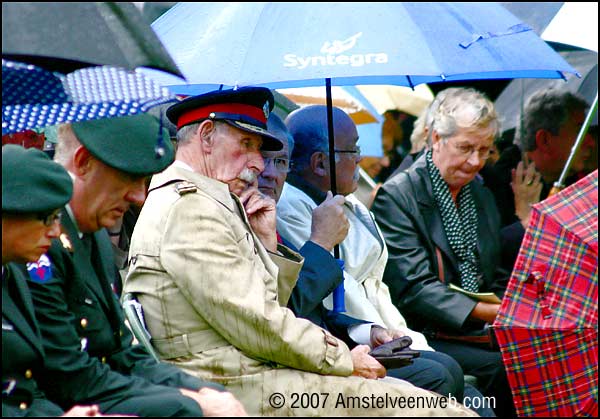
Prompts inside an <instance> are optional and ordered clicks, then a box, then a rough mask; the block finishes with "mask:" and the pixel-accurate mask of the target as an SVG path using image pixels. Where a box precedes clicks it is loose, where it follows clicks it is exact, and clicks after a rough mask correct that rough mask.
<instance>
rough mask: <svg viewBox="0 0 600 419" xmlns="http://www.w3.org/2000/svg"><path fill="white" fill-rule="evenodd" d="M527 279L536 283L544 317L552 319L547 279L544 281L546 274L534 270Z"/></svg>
mask: <svg viewBox="0 0 600 419" xmlns="http://www.w3.org/2000/svg"><path fill="white" fill-rule="evenodd" d="M527 280H528V281H530V282H533V283H534V284H535V285H536V292H537V300H538V301H539V303H540V308H541V309H542V317H544V319H550V318H551V317H552V311H550V307H549V305H548V300H547V299H546V281H544V276H543V275H542V273H541V272H540V271H532V272H531V273H530V274H529V277H528V278H527Z"/></svg>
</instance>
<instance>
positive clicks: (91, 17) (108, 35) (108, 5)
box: [2, 2, 183, 77]
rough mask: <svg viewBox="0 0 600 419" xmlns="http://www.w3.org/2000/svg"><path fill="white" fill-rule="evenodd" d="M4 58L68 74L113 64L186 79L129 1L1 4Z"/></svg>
mask: <svg viewBox="0 0 600 419" xmlns="http://www.w3.org/2000/svg"><path fill="white" fill-rule="evenodd" d="M2 57H3V58H6V59H9V60H11V61H20V62H25V63H30V64H35V65H37V66H39V67H42V68H45V69H46V70H50V71H59V72H61V73H65V74H66V73H71V72H73V71H75V70H77V69H79V68H83V67H89V66H92V65H111V66H116V67H122V68H126V69H131V70H133V69H135V68H137V67H150V68H155V69H158V70H162V71H166V72H169V73H172V74H175V75H177V76H179V77H183V76H182V75H181V73H180V71H179V69H178V68H177V66H176V65H175V63H174V62H173V60H172V58H171V56H170V55H169V54H168V52H167V51H166V49H165V48H164V47H163V45H162V43H161V42H160V40H159V39H158V37H157V36H156V34H155V33H154V31H153V30H152V28H151V27H150V25H149V24H148V23H147V22H146V21H145V19H144V17H143V15H142V13H141V12H140V11H139V10H138V9H137V8H136V7H135V6H134V5H133V3H130V2H128V3H125V2H119V3H114V2H90V3H84V2H79V3H54V2H52V3H50V2H49V3H41V2H40V3H19V2H3V3H2Z"/></svg>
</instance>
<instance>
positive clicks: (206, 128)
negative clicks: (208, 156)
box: [196, 119, 215, 152]
mask: <svg viewBox="0 0 600 419" xmlns="http://www.w3.org/2000/svg"><path fill="white" fill-rule="evenodd" d="M214 130H215V123H214V121H211V120H210V119H207V120H205V121H202V123H201V124H200V125H199V126H198V129H197V130H196V136H197V137H198V139H199V140H200V141H201V142H202V145H203V148H204V150H206V151H207V152H210V150H211V149H212V146H213V136H212V133H213V131H214Z"/></svg>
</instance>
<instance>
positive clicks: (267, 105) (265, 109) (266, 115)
mask: <svg viewBox="0 0 600 419" xmlns="http://www.w3.org/2000/svg"><path fill="white" fill-rule="evenodd" d="M263 113H264V114H265V119H269V101H268V100H267V101H266V102H265V105H264V106H263Z"/></svg>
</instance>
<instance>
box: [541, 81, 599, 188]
mask: <svg viewBox="0 0 600 419" xmlns="http://www.w3.org/2000/svg"><path fill="white" fill-rule="evenodd" d="M596 112H598V92H596V98H595V99H594V102H593V104H592V107H591V108H590V110H589V112H588V114H587V116H586V117H585V121H584V123H583V126H582V127H581V129H580V130H579V134H577V140H576V141H575V144H573V147H572V148H571V154H570V155H569V158H568V159H567V162H566V163H565V167H564V168H563V171H562V173H561V174H560V177H559V178H558V180H557V181H556V182H554V185H553V186H552V189H551V190H550V193H549V194H548V196H549V197H550V196H552V195H555V194H557V193H558V192H560V191H561V190H563V189H564V187H565V179H566V178H567V175H568V174H569V170H571V164H572V163H573V159H574V158H575V155H576V154H577V151H579V147H580V146H581V144H582V143H583V140H584V138H585V136H586V134H587V132H588V129H589V127H590V124H591V122H592V118H593V117H594V115H595V114H596Z"/></svg>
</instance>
